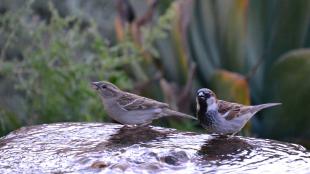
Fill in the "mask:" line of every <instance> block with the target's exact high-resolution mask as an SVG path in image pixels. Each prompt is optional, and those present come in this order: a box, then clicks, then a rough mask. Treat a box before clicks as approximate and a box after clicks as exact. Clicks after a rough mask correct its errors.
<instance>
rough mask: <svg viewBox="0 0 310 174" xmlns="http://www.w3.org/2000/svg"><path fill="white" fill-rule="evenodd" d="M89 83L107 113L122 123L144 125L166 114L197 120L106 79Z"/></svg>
mask: <svg viewBox="0 0 310 174" xmlns="http://www.w3.org/2000/svg"><path fill="white" fill-rule="evenodd" d="M91 85H92V88H93V89H95V90H96V91H97V93H98V94H99V95H100V98H101V100H102V103H103V106H104V108H105V110H106V112H107V114H108V115H109V116H110V117H111V118H112V119H114V120H115V121H117V122H119V123H121V124H123V125H138V126H145V125H149V124H151V123H152V121H153V120H155V119H158V118H161V117H166V116H176V117H182V118H189V119H195V120H197V118H196V117H194V116H190V115H187V114H184V113H180V112H177V111H175V110H172V109H171V108H170V107H169V105H168V104H166V103H162V102H159V101H156V100H153V99H149V98H146V97H142V96H139V95H136V94H132V93H129V92H125V91H122V90H120V89H119V88H118V87H117V86H115V85H114V84H112V83H110V82H107V81H99V82H92V83H91Z"/></svg>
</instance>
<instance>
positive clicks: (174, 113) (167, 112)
mask: <svg viewBox="0 0 310 174" xmlns="http://www.w3.org/2000/svg"><path fill="white" fill-rule="evenodd" d="M164 113H165V116H175V117H183V118H189V119H194V120H197V118H196V117H193V116H191V115H187V114H184V113H181V112H178V111H174V110H171V109H166V110H165V112H164Z"/></svg>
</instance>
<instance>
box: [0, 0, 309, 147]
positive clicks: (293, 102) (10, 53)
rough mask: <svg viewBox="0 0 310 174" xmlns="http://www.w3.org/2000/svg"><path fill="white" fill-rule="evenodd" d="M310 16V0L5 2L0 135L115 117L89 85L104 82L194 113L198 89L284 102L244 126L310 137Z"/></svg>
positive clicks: (185, 125) (1, 9)
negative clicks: (39, 126) (27, 127)
mask: <svg viewBox="0 0 310 174" xmlns="http://www.w3.org/2000/svg"><path fill="white" fill-rule="evenodd" d="M309 22H310V2H309V1H307V0H299V1H293V0H281V1H280V0H265V1H261V0H251V1H249V0H234V1H224V0H219V1H214V0H205V1H202V0H179V1H156V0H149V1H146V2H144V3H142V2H141V1H137V0H118V1H105V0H104V1H99V0H98V1H97V0H95V1H82V0H65V1H63V0H55V1H30V0H28V1H17V0H16V1H15V0H1V3H0V97H1V100H0V124H1V126H0V128H1V129H0V133H1V135H4V134H6V133H7V132H9V131H11V130H14V129H16V128H18V127H20V126H23V125H31V124H39V123H50V122H59V121H111V120H109V118H108V117H106V115H105V112H104V110H103V108H102V106H101V103H100V100H99V98H98V96H97V95H96V94H95V93H94V91H92V89H91V88H90V87H89V82H91V81H96V80H109V81H111V82H113V83H116V84H117V85H118V86H119V87H120V88H122V89H126V90H128V91H131V92H134V93H137V94H140V95H144V96H148V97H151V98H154V99H157V100H161V101H165V102H167V103H169V104H170V105H171V106H172V107H173V108H175V109H177V110H180V111H182V112H187V113H191V114H194V112H195V100H194V98H195V91H196V90H197V89H198V88H200V87H208V88H211V89H212V90H214V91H215V92H216V93H217V95H218V97H219V98H222V99H225V100H230V101H235V102H240V103H244V104H259V103H265V102H282V103H283V105H282V106H281V107H278V108H273V109H270V110H266V111H263V112H261V113H260V114H259V115H258V116H256V117H255V118H254V119H252V121H251V123H250V124H249V125H248V126H247V127H246V129H244V131H243V132H242V133H243V134H247V135H251V136H258V137H265V138H274V139H280V140H286V141H292V142H297V143H301V144H303V145H306V146H308V147H309V145H310V117H309V114H308V113H310V109H309V108H310V100H309V98H310V80H309V78H308V74H310V51H309V50H308V49H307V47H309V46H310V29H309ZM155 124H158V125H162V126H169V127H175V128H178V129H183V130H192V131H203V130H202V129H201V128H200V127H199V125H198V124H197V123H196V122H192V121H188V120H176V119H173V118H169V119H161V120H159V121H157V122H156V123H155Z"/></svg>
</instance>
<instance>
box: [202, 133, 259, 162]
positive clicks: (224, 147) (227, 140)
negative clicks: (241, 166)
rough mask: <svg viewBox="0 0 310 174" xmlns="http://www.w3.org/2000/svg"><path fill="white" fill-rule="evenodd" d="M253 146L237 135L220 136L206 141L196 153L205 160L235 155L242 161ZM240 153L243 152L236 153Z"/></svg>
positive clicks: (223, 158) (231, 157) (221, 158)
mask: <svg viewBox="0 0 310 174" xmlns="http://www.w3.org/2000/svg"><path fill="white" fill-rule="evenodd" d="M253 148H254V147H253V146H252V145H250V144H249V143H247V142H246V141H244V140H242V139H240V138H238V137H223V136H220V137H215V138H214V139H211V140H208V141H206V142H205V144H204V145H202V146H201V148H200V150H199V151H198V155H201V156H202V159H203V160H207V161H212V160H227V159H228V160H230V159H233V158H236V157H238V158H240V159H239V160H241V161H242V160H243V159H244V158H245V156H246V155H247V154H249V153H250V152H251V150H252V149H253ZM240 153H243V154H242V155H241V156H240V155H238V154H240Z"/></svg>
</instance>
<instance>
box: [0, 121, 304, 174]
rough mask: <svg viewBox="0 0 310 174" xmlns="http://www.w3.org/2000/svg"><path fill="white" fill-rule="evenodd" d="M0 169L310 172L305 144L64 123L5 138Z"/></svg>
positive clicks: (0, 144) (0, 143)
mask: <svg viewBox="0 0 310 174" xmlns="http://www.w3.org/2000/svg"><path fill="white" fill-rule="evenodd" d="M0 161H1V163H0V173H21V172H25V173H123V172H125V173H174V174H177V173H187V174H189V173H206V172H208V173H259V172H261V173H310V152H308V151H306V150H305V148H303V147H302V146H300V145H296V144H290V143H283V142H278V141H273V140H263V139H255V138H244V137H234V138H224V137H214V136H210V135H207V134H196V133H189V132H178V131H176V130H175V129H166V128H159V127H142V128H128V127H123V126H121V125H116V124H100V123H59V124H50V125H39V126H32V127H26V128H22V129H19V130H17V131H14V132H12V133H10V134H9V135H7V136H6V137H3V138H1V139H0Z"/></svg>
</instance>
